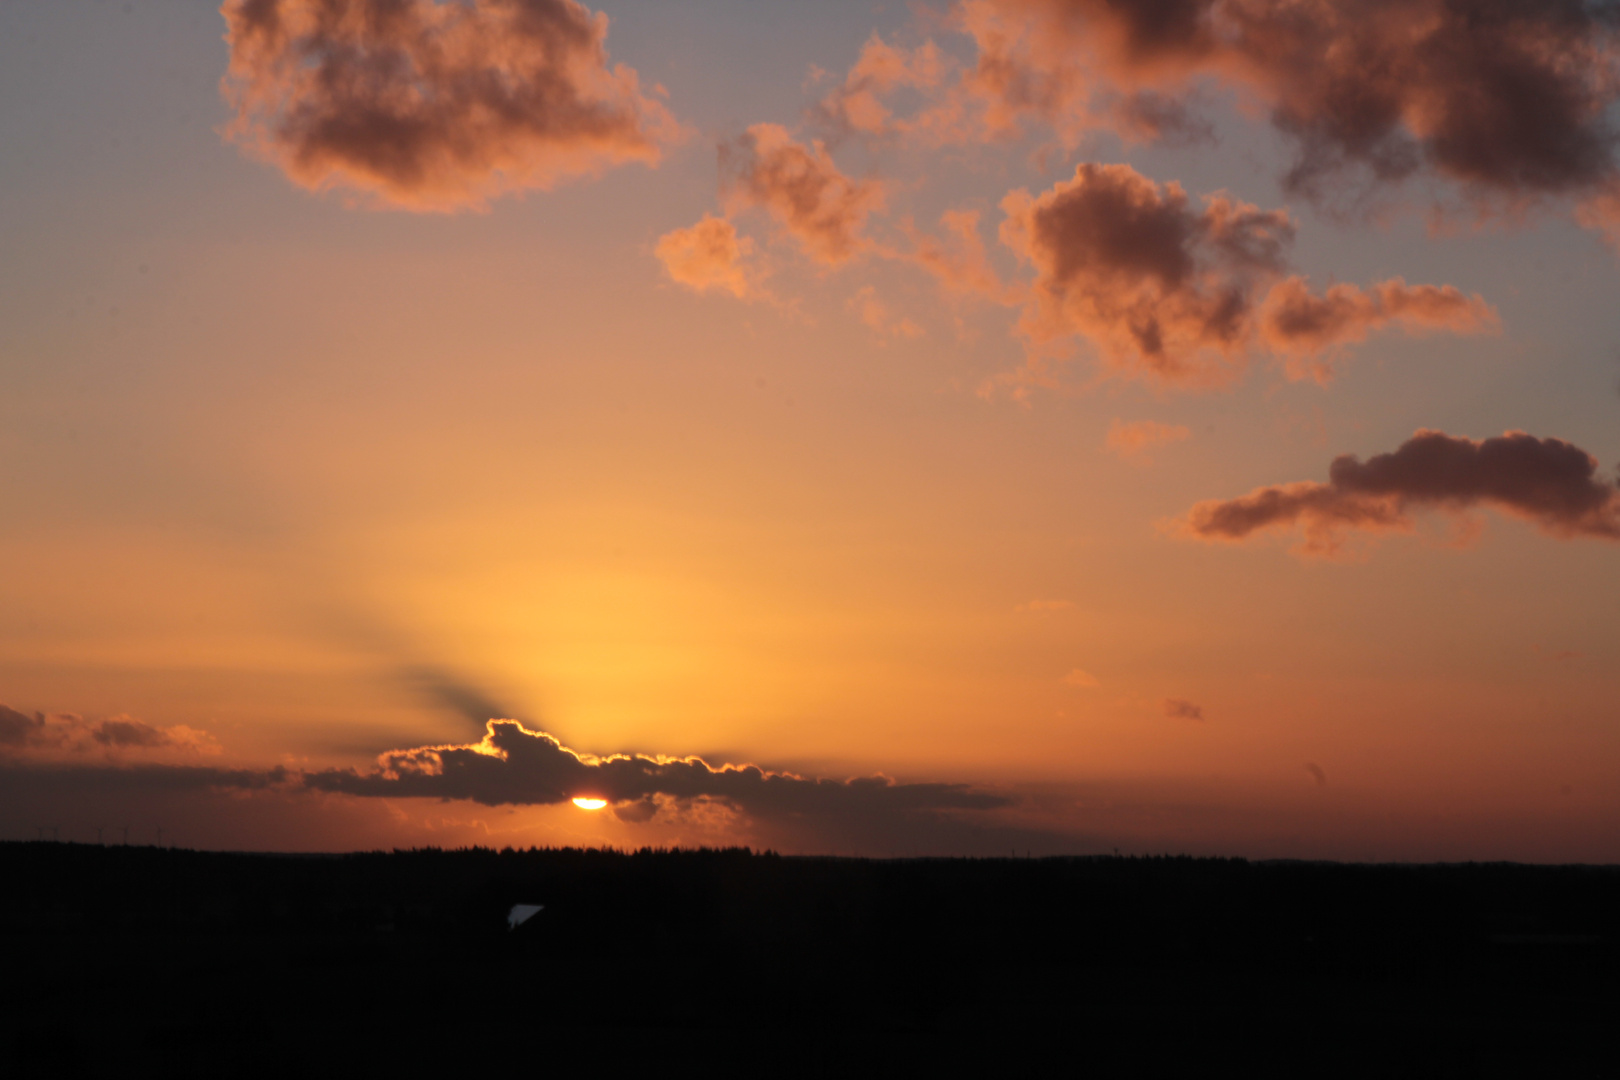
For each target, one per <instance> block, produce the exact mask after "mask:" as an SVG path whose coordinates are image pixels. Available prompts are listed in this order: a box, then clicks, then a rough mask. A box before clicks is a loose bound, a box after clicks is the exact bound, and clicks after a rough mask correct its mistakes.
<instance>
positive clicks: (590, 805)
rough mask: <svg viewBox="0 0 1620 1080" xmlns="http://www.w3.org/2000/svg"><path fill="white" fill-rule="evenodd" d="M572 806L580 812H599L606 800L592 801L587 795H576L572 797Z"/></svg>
mask: <svg viewBox="0 0 1620 1080" xmlns="http://www.w3.org/2000/svg"><path fill="white" fill-rule="evenodd" d="M574 805H575V806H577V807H579V808H580V809H581V810H600V809H602V807H604V806H606V805H607V800H606V799H593V798H591V797H590V796H589V795H577V796H575V797H574Z"/></svg>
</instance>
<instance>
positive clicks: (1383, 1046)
mask: <svg viewBox="0 0 1620 1080" xmlns="http://www.w3.org/2000/svg"><path fill="white" fill-rule="evenodd" d="M0 882H4V883H5V885H4V888H3V890H0V959H3V961H4V967H5V975H6V985H7V994H8V996H9V997H11V998H12V999H13V1000H11V1001H10V1002H8V1003H7V1007H6V1008H5V1009H4V1010H3V1019H0V1040H3V1042H0V1055H3V1056H0V1063H9V1064H10V1065H13V1066H17V1067H20V1068H21V1069H22V1070H23V1072H22V1073H18V1074H17V1075H23V1074H30V1075H32V1074H38V1075H52V1074H59V1070H61V1069H62V1068H66V1067H85V1068H90V1069H98V1068H99V1067H109V1068H110V1067H113V1066H115V1065H120V1066H121V1065H124V1064H128V1063H130V1062H132V1061H141V1060H152V1061H162V1062H165V1063H167V1064H168V1065H170V1066H171V1067H173V1068H176V1069H179V1070H181V1071H182V1072H185V1071H186V1070H193V1071H198V1072H208V1071H211V1070H214V1069H216V1068H217V1067H219V1066H221V1065H222V1063H229V1062H231V1061H238V1060H241V1056H242V1055H244V1054H249V1053H256V1052H259V1051H260V1050H262V1049H263V1048H265V1047H269V1046H280V1047H285V1046H288V1045H293V1044H301V1045H307V1046H309V1047H315V1046H320V1047H323V1048H325V1049H323V1050H322V1052H323V1053H327V1052H330V1053H335V1054H337V1055H339V1058H341V1059H345V1060H347V1059H348V1058H353V1060H355V1061H362V1060H370V1061H375V1060H377V1058H376V1057H375V1055H377V1054H379V1053H380V1054H382V1055H383V1056H385V1057H387V1056H389V1055H392V1054H396V1053H404V1052H405V1048H407V1047H412V1046H416V1047H418V1050H417V1051H412V1052H413V1053H414V1052H419V1053H422V1054H428V1055H432V1054H436V1053H440V1052H444V1051H446V1049H447V1044H445V1043H444V1042H443V1038H445V1037H447V1035H446V1033H448V1032H455V1031H459V1032H462V1033H463V1034H464V1035H466V1034H470V1033H472V1032H474V1031H478V1030H485V1029H487V1028H489V1026H490V1025H494V1027H495V1029H497V1030H500V1031H503V1032H506V1033H507V1035H510V1036H517V1035H519V1034H521V1035H522V1037H523V1038H535V1039H549V1038H551V1037H552V1036H556V1035H560V1034H564V1033H566V1034H568V1035H569V1037H570V1038H573V1037H576V1036H577V1037H579V1038H586V1039H588V1040H592V1041H593V1045H595V1044H597V1043H598V1042H600V1041H601V1040H606V1042H605V1043H602V1045H607V1044H612V1045H615V1046H620V1047H624V1048H632V1049H633V1048H634V1047H642V1048H643V1049H644V1050H645V1051H646V1052H647V1053H652V1052H653V1048H655V1047H657V1046H661V1045H664V1043H665V1042H666V1041H667V1040H668V1039H669V1038H670V1037H672V1033H684V1034H682V1036H681V1037H682V1038H699V1039H702V1040H742V1044H747V1045H752V1046H760V1047H776V1046H782V1045H793V1046H796V1047H798V1048H799V1049H798V1050H797V1051H796V1052H795V1053H796V1056H795V1058H794V1060H795V1061H796V1062H798V1063H799V1064H800V1065H806V1064H807V1063H810V1062H813V1061H818V1060H819V1061H824V1062H826V1063H827V1064H828V1065H829V1066H832V1065H835V1064H836V1063H838V1062H845V1061H848V1060H849V1055H851V1054H857V1053H860V1054H866V1053H870V1054H876V1055H879V1056H880V1057H882V1056H883V1055H888V1056H890V1057H891V1058H893V1060H895V1061H897V1062H899V1061H911V1062H913V1063H915V1062H917V1061H920V1060H923V1059H926V1058H930V1057H932V1056H938V1055H944V1056H945V1057H946V1058H950V1057H953V1056H955V1055H958V1054H976V1055H985V1054H988V1055H992V1058H993V1060H997V1061H1003V1060H1006V1055H1008V1054H1011V1055H1014V1056H1017V1055H1018V1054H1020V1053H1022V1052H1025V1051H1029V1052H1033V1048H1034V1047H1036V1046H1038V1045H1046V1044H1048V1043H1050V1044H1053V1045H1067V1046H1070V1047H1071V1049H1072V1048H1074V1047H1082V1046H1083V1047H1084V1048H1085V1055H1086V1058H1087V1060H1088V1061H1092V1062H1114V1063H1115V1064H1117V1065H1123V1064H1126V1063H1130V1062H1136V1063H1137V1064H1141V1063H1143V1062H1146V1061H1149V1060H1153V1059H1164V1060H1167V1061H1168V1060H1172V1059H1173V1060H1177V1061H1185V1060H1190V1059H1196V1058H1198V1057H1199V1056H1200V1055H1204V1056H1208V1055H1211V1054H1213V1055H1214V1056H1215V1057H1217V1058H1222V1057H1227V1056H1231V1055H1236V1056H1239V1057H1242V1056H1244V1055H1245V1054H1252V1053H1259V1054H1261V1055H1262V1058H1264V1057H1266V1056H1267V1055H1270V1054H1272V1053H1276V1054H1280V1055H1283V1057H1286V1056H1287V1055H1288V1054H1290V1053H1294V1052H1298V1053H1304V1054H1307V1055H1308V1056H1309V1057H1308V1060H1315V1061H1317V1062H1318V1064H1319V1065H1320V1066H1321V1067H1322V1068H1325V1069H1327V1070H1328V1071H1332V1068H1331V1067H1332V1066H1333V1065H1336V1064H1343V1065H1346V1066H1347V1067H1348V1066H1350V1065H1355V1064H1356V1063H1360V1064H1359V1065H1358V1067H1361V1066H1366V1067H1379V1068H1381V1069H1383V1070H1384V1072H1383V1074H1384V1075H1397V1074H1401V1073H1403V1072H1405V1071H1406V1070H1407V1069H1408V1068H1410V1069H1411V1070H1412V1073H1413V1074H1414V1075H1452V1074H1455V1075H1478V1074H1479V1073H1480V1071H1481V1070H1484V1071H1494V1068H1495V1067H1497V1066H1501V1065H1502V1064H1503V1063H1504V1062H1505V1061H1508V1060H1512V1059H1513V1058H1514V1057H1515V1056H1523V1057H1525V1058H1526V1059H1527V1060H1532V1061H1539V1062H1541V1063H1542V1064H1546V1063H1548V1062H1550V1061H1553V1060H1557V1061H1559V1062H1560V1064H1561V1067H1562V1075H1605V1074H1607V1075H1614V1073H1613V1072H1612V1071H1608V1067H1613V1066H1614V1064H1615V1056H1614V1053H1613V1050H1612V1049H1611V1047H1612V1045H1613V1043H1614V1039H1613V1032H1614V1031H1615V1030H1616V1024H1617V1020H1616V1017H1617V1016H1620V1012H1617V1010H1616V1006H1620V963H1617V960H1620V951H1617V943H1620V869H1617V868H1609V867H1582V866H1571V867H1540V866H1521V865H1507V864H1488V865H1487V864H1467V865H1437V866H1415V865H1346V864H1334V863H1301V862H1247V861H1244V860H1239V859H1194V858H1177V857H1164V858H1129V857H1125V858H1121V857H1102V858H1043V859H901V860H868V859H845V858H807V857H784V856H778V855H775V854H771V853H754V852H750V851H748V850H745V849H733V850H676V851H653V850H644V851H639V852H616V851H606V850H600V851H599V850H577V849H560V850H559V849H547V850H539V849H534V850H528V851H514V850H510V849H508V850H504V851H493V850H486V849H479V848H474V849H470V850H458V851H440V850H417V851H396V852H391V853H367V854H353V855H341V856H314V855H261V854H227V853H208V852H196V851H185V850H177V849H161V848H152V847H123V846H107V847H102V846H97V845H85V844H57V843H9V844H0ZM515 904H530V905H543V910H542V911H541V912H540V913H539V914H537V915H535V916H534V917H533V918H531V919H529V920H528V921H527V922H525V923H523V924H522V925H520V926H518V927H517V928H516V929H509V928H508V921H507V915H508V913H509V912H510V911H511V908H512V906H513V905H515ZM87 1017H93V1020H89V1021H87V1019H86V1018H87ZM432 1032H437V1033H438V1034H437V1035H434V1036H433V1038H431V1039H429V1041H428V1043H426V1044H423V1043H422V1042H421V1040H422V1039H423V1038H424V1037H426V1036H428V1035H429V1033H432ZM547 1032H549V1033H551V1035H547V1034H545V1033H547ZM582 1033H585V1034H582ZM811 1036H813V1038H812V1037H811ZM503 1037H504V1036H503ZM289 1040H291V1042H289ZM571 1045H572V1044H571ZM739 1045H741V1044H739ZM1245 1047H1247V1049H1244V1048H1245ZM1268 1047H1269V1049H1266V1048H1268ZM576 1049H577V1047H576ZM632 1049H626V1050H625V1051H624V1052H626V1053H631V1052H632ZM492 1052H493V1051H492ZM997 1055H999V1056H997ZM1324 1055H1325V1056H1324ZM1392 1055H1394V1056H1392ZM1256 1060H1260V1059H1256ZM1279 1060H1281V1059H1279ZM1397 1066H1398V1067H1397ZM1391 1070H1393V1071H1391ZM1303 1071H1304V1072H1305V1073H1306V1074H1312V1073H1315V1072H1318V1071H1320V1069H1318V1068H1317V1067H1315V1066H1308V1065H1307V1066H1305V1067H1304V1068H1303Z"/></svg>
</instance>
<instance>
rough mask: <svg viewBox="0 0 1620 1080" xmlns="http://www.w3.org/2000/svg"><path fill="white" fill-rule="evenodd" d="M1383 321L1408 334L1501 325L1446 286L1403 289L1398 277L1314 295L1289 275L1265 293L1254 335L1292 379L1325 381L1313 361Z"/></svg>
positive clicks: (1480, 303)
mask: <svg viewBox="0 0 1620 1080" xmlns="http://www.w3.org/2000/svg"><path fill="white" fill-rule="evenodd" d="M1389 323H1398V324H1400V325H1401V326H1402V328H1403V329H1405V330H1406V331H1407V332H1408V333H1421V332H1424V331H1432V330H1447V331H1450V332H1452V333H1455V334H1474V333H1482V332H1494V331H1496V330H1498V329H1500V326H1501V322H1500V320H1499V318H1498V317H1497V314H1496V309H1494V308H1493V307H1491V306H1490V305H1489V304H1487V303H1486V302H1485V301H1484V300H1483V299H1482V298H1481V297H1479V296H1465V295H1464V294H1463V293H1462V292H1461V291H1460V290H1458V289H1457V288H1455V287H1453V286H1451V285H1438V286H1437V285H1408V284H1407V283H1406V282H1405V281H1404V280H1403V279H1401V278H1392V279H1391V280H1389V281H1383V282H1379V283H1378V284H1376V285H1373V286H1372V287H1370V288H1368V289H1361V288H1359V287H1357V286H1355V285H1343V284H1341V285H1334V286H1331V287H1330V288H1329V289H1328V290H1327V292H1326V293H1323V294H1322V295H1320V296H1317V295H1314V294H1312V293H1311V291H1310V289H1309V287H1307V286H1306V284H1305V281H1304V279H1303V278H1299V277H1290V278H1288V279H1287V280H1285V281H1282V282H1279V283H1278V284H1277V285H1276V286H1274V287H1273V288H1272V289H1271V291H1270V292H1269V293H1268V294H1267V296H1266V299H1265V303H1264V306H1263V308H1262V310H1261V312H1260V335H1261V337H1262V338H1263V339H1264V340H1265V342H1266V343H1267V344H1268V345H1269V346H1270V347H1271V348H1272V349H1273V350H1274V351H1276V352H1278V353H1280V354H1283V355H1285V356H1287V357H1289V358H1290V364H1291V365H1296V367H1295V374H1296V377H1297V376H1298V375H1299V374H1300V373H1303V372H1306V371H1309V372H1310V373H1311V374H1313V375H1315V376H1316V377H1317V378H1319V379H1325V378H1326V375H1327V370H1326V367H1325V365H1324V364H1323V362H1322V361H1320V360H1318V359H1316V358H1317V357H1319V356H1320V355H1321V354H1322V353H1324V352H1327V351H1329V350H1332V349H1334V348H1336V347H1338V346H1340V345H1344V344H1347V343H1350V342H1359V341H1365V340H1366V338H1367V334H1368V333H1369V332H1371V331H1373V330H1377V329H1380V328H1381V327H1384V326H1386V325H1388V324H1389Z"/></svg>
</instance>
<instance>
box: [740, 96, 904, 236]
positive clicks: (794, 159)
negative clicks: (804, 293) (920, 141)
mask: <svg viewBox="0 0 1620 1080" xmlns="http://www.w3.org/2000/svg"><path fill="white" fill-rule="evenodd" d="M720 172H721V177H722V188H723V190H724V193H725V196H726V200H727V203H728V205H730V206H732V207H747V206H757V207H760V208H761V209H763V210H765V211H766V212H767V213H768V214H770V215H771V216H772V217H773V218H775V219H776V221H777V222H778V224H780V225H781V226H782V227H783V228H784V229H785V230H786V231H787V233H788V234H789V235H790V236H792V237H793V238H794V239H795V240H797V241H798V243H799V246H800V247H801V248H802V249H803V250H804V252H805V254H807V255H809V256H810V257H811V258H812V259H814V260H816V261H817V262H820V263H824V264H827V265H837V264H839V263H843V262H847V261H849V260H850V259H852V258H854V257H855V256H856V255H858V254H860V253H862V252H863V251H865V250H867V249H868V248H869V247H870V241H869V240H868V239H867V238H866V236H865V235H864V234H863V230H864V228H865V225H866V219H867V217H868V216H869V215H870V214H872V213H873V212H874V211H876V210H880V209H882V207H883V205H884V199H885V191H884V188H883V185H882V183H881V182H879V181H877V180H851V179H850V178H849V177H847V176H845V175H844V174H843V173H842V172H841V171H840V170H839V168H838V165H837V163H835V162H834V161H833V159H832V157H831V155H829V154H828V153H827V149H826V147H825V146H823V145H822V143H821V142H820V141H819V140H814V141H812V142H811V143H810V145H809V146H808V147H806V146H803V145H801V144H800V143H798V142H795V141H794V139H793V137H792V136H791V135H789V134H788V132H787V129H786V128H784V127H782V126H781V125H779V124H755V125H753V126H752V127H750V128H749V129H748V131H747V133H746V134H744V135H742V136H741V137H739V138H737V139H735V140H732V141H729V142H724V143H721V144H720Z"/></svg>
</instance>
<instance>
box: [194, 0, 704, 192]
mask: <svg viewBox="0 0 1620 1080" xmlns="http://www.w3.org/2000/svg"><path fill="white" fill-rule="evenodd" d="M221 13H222V14H223V15H224V16H225V20H226V23H227V27H228V29H227V32H226V40H227V41H228V42H229V44H230V50H231V61H230V68H229V71H228V73H227V75H226V77H225V80H224V83H223V90H224V93H225V96H226V98H227V99H228V100H229V102H230V103H231V105H232V106H233V107H234V108H235V109H236V118H235V121H234V122H233V123H232V124H231V126H230V128H229V129H228V133H229V135H230V137H231V138H232V139H234V140H235V141H236V142H238V143H240V144H242V145H243V146H245V147H247V148H248V149H250V150H251V151H253V152H254V153H257V154H259V155H261V156H263V157H264V158H266V159H267V160H269V161H272V162H274V163H275V164H276V165H278V166H280V167H281V169H282V170H283V171H284V172H286V174H287V175H288V176H289V177H291V178H292V179H293V181H295V182H296V183H298V184H300V185H302V186H304V187H308V188H312V189H317V190H322V189H327V188H334V187H339V188H348V189H353V190H357V191H360V192H364V193H366V194H367V195H369V196H371V197H373V198H374V199H375V200H376V201H377V202H378V203H381V204H385V205H391V206H398V207H404V208H407V209H413V210H455V209H460V208H464V207H477V206H481V205H483V203H484V202H485V201H486V200H487V199H488V198H489V197H491V196H493V195H498V194H501V193H503V192H508V191H518V190H522V189H525V188H546V187H550V186H551V185H552V184H554V183H555V182H556V181H558V180H560V179H563V178H565V177H569V176H573V175H578V174H582V173H594V172H598V171H600V170H602V169H603V168H606V167H608V166H612V165H618V164H622V163H624V162H628V161H641V162H644V163H648V164H652V163H656V162H657V161H658V159H659V156H660V145H661V144H662V143H664V142H667V141H668V140H670V139H673V138H675V137H676V136H677V135H678V134H679V128H678V125H677V124H676V123H675V121H674V120H673V118H672V117H671V116H670V114H669V113H668V111H667V110H666V109H665V108H664V106H663V105H661V104H659V103H658V102H657V101H654V100H652V99H650V98H648V97H646V96H645V95H643V94H642V92H641V89H640V86H639V84H638V81H637V77H636V73H635V72H634V71H632V70H630V69H629V68H627V67H625V66H624V65H622V64H621V65H618V66H616V67H612V68H610V67H609V66H608V58H607V50H606V47H605V44H604V43H605V41H606V38H607V20H606V18H605V17H603V16H601V15H593V14H592V13H591V12H590V11H588V10H586V9H585V8H584V7H582V6H581V5H579V4H578V3H575V2H574V0H455V2H449V3H436V2H434V0H226V3H225V4H224V6H223V7H222V8H221Z"/></svg>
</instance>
